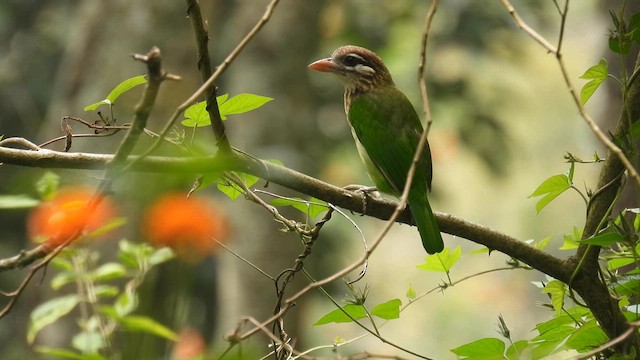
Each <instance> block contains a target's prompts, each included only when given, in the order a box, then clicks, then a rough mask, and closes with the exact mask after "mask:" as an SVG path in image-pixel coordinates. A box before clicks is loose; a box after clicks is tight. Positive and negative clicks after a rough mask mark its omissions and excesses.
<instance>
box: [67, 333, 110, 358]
mask: <svg viewBox="0 0 640 360" xmlns="http://www.w3.org/2000/svg"><path fill="white" fill-rule="evenodd" d="M71 345H72V346H73V347H74V348H76V349H78V350H79V351H81V352H82V353H83V354H95V353H97V352H98V351H100V349H102V348H103V347H104V346H105V343H104V340H103V339H102V336H101V335H100V333H99V332H97V331H88V332H84V331H83V332H81V333H78V334H77V335H75V336H74V337H73V338H72V339H71Z"/></svg>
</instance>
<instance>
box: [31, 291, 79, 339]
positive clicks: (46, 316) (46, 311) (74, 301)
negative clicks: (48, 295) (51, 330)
mask: <svg viewBox="0 0 640 360" xmlns="http://www.w3.org/2000/svg"><path fill="white" fill-rule="evenodd" d="M79 301H80V299H79V297H78V295H76V294H70V295H65V296H60V297H56V298H53V299H51V300H49V301H47V302H44V303H42V304H40V305H38V306H37V307H36V308H35V309H33V311H32V312H31V318H30V321H29V330H28V332H27V342H28V343H29V344H33V341H34V340H35V339H36V335H38V333H39V332H40V330H42V329H43V328H44V327H45V326H47V325H49V324H53V323H54V322H56V321H57V320H58V319H60V318H61V317H63V316H65V315H66V314H68V313H69V312H70V311H71V310H73V308H75V307H76V305H78V302H79Z"/></svg>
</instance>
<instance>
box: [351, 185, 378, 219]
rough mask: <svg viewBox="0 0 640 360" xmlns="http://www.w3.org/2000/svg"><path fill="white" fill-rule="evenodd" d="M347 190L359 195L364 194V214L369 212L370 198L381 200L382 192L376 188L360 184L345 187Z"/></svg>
mask: <svg viewBox="0 0 640 360" xmlns="http://www.w3.org/2000/svg"><path fill="white" fill-rule="evenodd" d="M344 188H345V189H346V190H349V191H353V192H355V193H358V194H362V214H363V215H364V214H365V213H366V212H367V201H368V199H369V198H374V199H378V198H380V191H378V188H377V187H375V186H365V185H358V184H351V185H347V186H345V187H344Z"/></svg>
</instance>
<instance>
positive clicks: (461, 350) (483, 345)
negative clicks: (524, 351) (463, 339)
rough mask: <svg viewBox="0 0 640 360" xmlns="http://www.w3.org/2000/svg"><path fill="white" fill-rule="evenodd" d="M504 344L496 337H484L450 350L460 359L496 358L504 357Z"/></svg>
mask: <svg viewBox="0 0 640 360" xmlns="http://www.w3.org/2000/svg"><path fill="white" fill-rule="evenodd" d="M505 347H506V346H505V344H504V342H503V341H502V340H500V339H496V338H484V339H480V340H476V341H474V342H471V343H468V344H465V345H462V346H459V347H457V348H455V349H451V350H450V351H451V352H452V353H454V354H456V355H458V356H461V357H462V359H474V360H485V359H486V360H490V359H491V360H497V359H504V349H505Z"/></svg>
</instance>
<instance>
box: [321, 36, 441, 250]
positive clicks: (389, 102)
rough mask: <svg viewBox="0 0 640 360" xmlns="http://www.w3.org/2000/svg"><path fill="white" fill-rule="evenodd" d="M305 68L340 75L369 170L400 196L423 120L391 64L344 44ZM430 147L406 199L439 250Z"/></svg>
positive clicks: (425, 237)
mask: <svg viewBox="0 0 640 360" xmlns="http://www.w3.org/2000/svg"><path fill="white" fill-rule="evenodd" d="M309 68H311V69H313V70H317V71H321V72H330V73H334V74H336V75H338V77H339V78H340V79H341V80H342V82H343V83H344V89H345V92H344V109H345V112H346V114H347V121H348V123H349V125H350V127H351V133H352V135H353V138H354V140H355V142H356V146H357V148H358V153H359V154H360V157H361V158H362V161H363V162H364V164H365V166H366V167H367V170H368V172H369V176H370V177H371V179H372V180H373V182H374V184H375V185H376V187H377V188H378V190H380V191H382V192H384V193H387V194H392V195H395V196H396V197H399V196H400V195H401V194H402V190H403V188H404V185H405V182H406V180H407V173H408V172H409V168H410V166H411V162H412V159H413V156H414V154H415V152H416V149H417V147H418V142H419V141H420V136H421V135H422V131H423V128H422V124H421V123H420V119H419V118H418V114H417V113H416V110H415V109H414V108H413V105H411V102H410V101H409V99H407V97H406V96H405V95H404V94H403V93H402V92H401V91H400V90H398V88H397V87H396V85H395V84H394V82H393V79H392V78H391V74H390V73H389V70H388V69H387V67H386V66H385V65H384V63H383V62H382V59H380V57H379V56H378V55H376V54H375V53H374V52H372V51H370V50H367V49H365V48H362V47H358V46H353V45H347V46H342V47H340V48H338V49H337V50H336V51H334V53H333V54H332V55H331V57H330V58H327V59H321V60H318V61H316V62H314V63H312V64H310V65H309ZM431 176H432V169H431V151H430V150H429V145H428V144H427V146H425V148H424V151H423V153H422V155H421V157H420V161H419V163H418V165H417V168H416V172H415V176H414V178H413V182H412V184H411V188H410V190H409V196H408V200H407V202H408V203H409V207H410V208H411V213H412V214H413V219H414V222H415V224H416V226H417V227H418V232H419V233H420V238H421V239H422V245H423V246H424V249H425V250H426V251H427V252H428V253H429V254H433V253H437V252H440V251H442V249H443V248H444V243H443V241H442V235H441V234H440V229H439V227H438V223H437V222H436V219H435V216H434V215H433V211H432V210H431V206H430V205H429V200H428V198H427V192H428V191H430V190H431Z"/></svg>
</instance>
